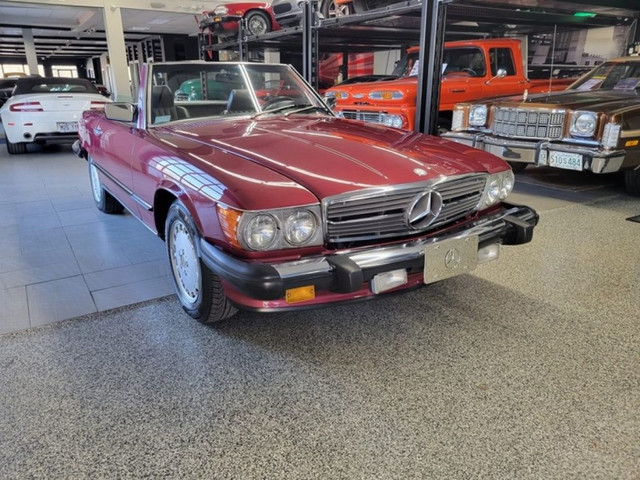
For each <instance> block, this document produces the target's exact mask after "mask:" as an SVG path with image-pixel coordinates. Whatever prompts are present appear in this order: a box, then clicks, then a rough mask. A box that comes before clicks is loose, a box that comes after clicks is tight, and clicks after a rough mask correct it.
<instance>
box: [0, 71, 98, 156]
mask: <svg viewBox="0 0 640 480" xmlns="http://www.w3.org/2000/svg"><path fill="white" fill-rule="evenodd" d="M109 101H110V100H108V99H106V98H105V97H103V96H102V95H100V93H99V92H98V90H97V89H96V87H95V85H93V84H92V83H91V82H90V81H89V80H84V79H80V78H55V77H24V78H20V79H18V81H17V83H16V86H15V89H14V91H13V95H12V96H11V97H10V98H9V100H7V102H6V103H5V104H4V105H3V106H2V108H1V109H0V118H1V119H2V125H3V126H4V132H5V135H6V140H7V150H8V151H9V153H11V154H15V153H25V152H26V151H27V143H31V142H33V143H73V142H74V141H75V140H76V139H77V138H78V120H80V118H81V117H82V112H83V111H84V110H101V109H103V108H104V104H105V103H106V102H109Z"/></svg>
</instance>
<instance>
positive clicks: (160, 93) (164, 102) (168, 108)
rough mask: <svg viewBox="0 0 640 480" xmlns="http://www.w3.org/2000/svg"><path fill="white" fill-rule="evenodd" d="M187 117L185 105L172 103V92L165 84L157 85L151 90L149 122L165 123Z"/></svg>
mask: <svg viewBox="0 0 640 480" xmlns="http://www.w3.org/2000/svg"><path fill="white" fill-rule="evenodd" d="M183 118H189V111H188V110H187V109H186V108H185V107H180V106H176V105H175V104H174V103H173V93H172V92H171V89H170V88H169V87H168V86H167V85H157V86H154V87H153V89H152V90H151V123H153V124H157V123H165V122H169V121H172V120H181V119H183Z"/></svg>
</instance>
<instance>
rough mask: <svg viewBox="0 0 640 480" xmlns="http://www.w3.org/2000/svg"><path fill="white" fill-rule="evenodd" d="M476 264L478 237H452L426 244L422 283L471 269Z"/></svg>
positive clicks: (435, 280)
mask: <svg viewBox="0 0 640 480" xmlns="http://www.w3.org/2000/svg"><path fill="white" fill-rule="evenodd" d="M477 265H478V237H477V236H475V235H474V236H470V237H464V238H452V239H449V240H443V241H441V242H437V243H433V244H431V245H427V247H426V248H425V250H424V283H433V282H438V281H440V280H444V279H445V278H450V277H455V276H456V275H461V274H463V273H468V272H470V271H472V270H473V269H474V268H476V266H477Z"/></svg>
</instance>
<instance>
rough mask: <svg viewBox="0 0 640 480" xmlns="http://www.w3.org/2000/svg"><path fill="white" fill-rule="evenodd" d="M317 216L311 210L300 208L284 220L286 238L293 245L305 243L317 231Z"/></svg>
mask: <svg viewBox="0 0 640 480" xmlns="http://www.w3.org/2000/svg"><path fill="white" fill-rule="evenodd" d="M316 225H317V223H316V217H315V215H314V214H313V213H311V212H310V211H309V210H299V211H297V212H294V213H292V214H291V215H289V217H287V219H286V220H285V222H284V238H285V239H286V240H287V242H289V243H290V244H291V245H304V244H305V243H307V242H308V241H309V240H310V239H311V237H313V234H314V233H315V231H316Z"/></svg>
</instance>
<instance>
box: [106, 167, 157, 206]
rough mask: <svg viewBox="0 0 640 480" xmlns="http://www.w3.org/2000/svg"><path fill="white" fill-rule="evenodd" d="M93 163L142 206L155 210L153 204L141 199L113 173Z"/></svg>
mask: <svg viewBox="0 0 640 480" xmlns="http://www.w3.org/2000/svg"><path fill="white" fill-rule="evenodd" d="M93 164H94V165H95V166H96V168H97V169H98V170H100V172H101V173H102V174H104V176H105V177H107V178H108V179H109V180H111V181H112V182H113V183H115V184H116V185H117V186H118V187H120V188H121V189H122V190H124V191H125V192H126V193H127V195H129V196H130V197H131V198H132V199H133V200H134V201H135V202H136V203H137V204H139V205H141V206H142V207H144V208H145V209H146V210H148V211H150V212H152V211H153V205H149V204H148V203H147V202H145V201H144V200H143V199H141V198H140V197H139V196H138V195H136V194H135V193H133V191H132V190H131V189H130V188H128V187H127V186H125V185H124V184H123V183H122V182H120V181H119V180H118V179H116V178H115V177H114V176H113V175H111V174H110V173H109V172H107V171H106V170H105V169H104V168H103V167H102V166H100V165H99V164H97V163H95V162H93Z"/></svg>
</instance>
